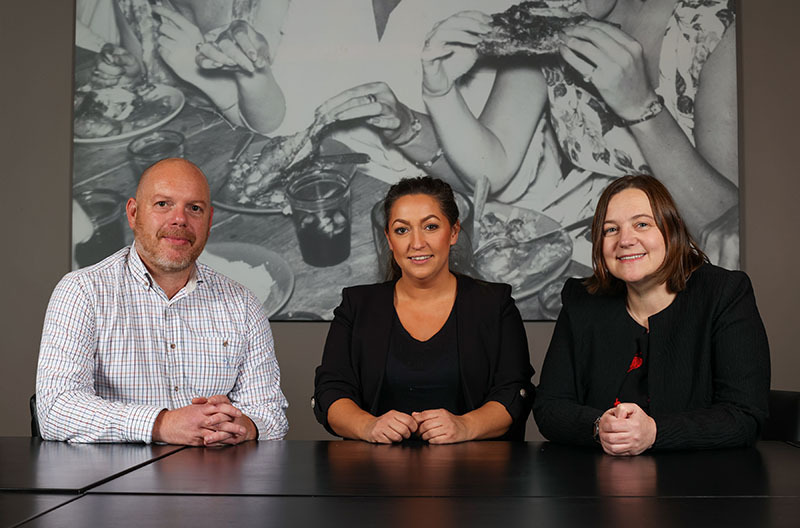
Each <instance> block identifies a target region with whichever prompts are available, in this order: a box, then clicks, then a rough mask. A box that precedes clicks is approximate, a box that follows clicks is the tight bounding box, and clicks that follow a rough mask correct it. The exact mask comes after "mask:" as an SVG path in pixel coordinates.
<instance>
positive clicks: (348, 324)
mask: <svg viewBox="0 0 800 528" xmlns="http://www.w3.org/2000/svg"><path fill="white" fill-rule="evenodd" d="M457 279H458V286H457V293H456V300H455V310H456V325H457V332H456V333H457V338H458V358H459V372H460V377H461V390H462V392H463V399H464V405H465V409H466V411H467V412H468V411H472V410H475V409H477V408H478V407H480V406H482V405H483V404H485V403H486V402H489V401H497V402H499V403H501V404H502V405H503V406H505V408H506V410H507V411H508V413H509V414H510V415H511V418H512V420H513V424H512V426H511V428H510V429H509V430H508V431H507V432H506V434H504V435H503V436H502V437H501V438H503V439H515V440H523V439H524V436H525V422H526V420H527V418H528V414H529V413H530V410H531V405H532V402H533V397H534V387H533V384H532V383H531V377H532V376H533V373H534V371H533V367H531V364H530V357H529V355H528V342H527V338H526V336H525V328H524V326H523V324H522V318H521V316H520V314H519V310H518V309H517V307H516V305H515V304H514V299H513V298H512V297H511V287H510V286H509V285H507V284H496V283H489V282H483V281H479V280H475V279H472V278H469V277H467V276H465V275H457ZM394 284H395V283H394V282H384V283H381V284H371V285H366V286H354V287H352V288H345V289H344V290H343V291H342V303H341V304H340V305H339V306H338V307H337V308H336V309H335V310H334V312H333V314H334V319H333V322H332V323H331V327H330V330H329V331H328V338H327V340H326V342H325V350H324V352H323V355H322V364H321V365H320V366H319V367H317V371H316V377H315V380H314V398H313V400H312V406H313V408H314V414H315V415H316V417H317V420H318V421H319V422H320V423H321V424H322V425H324V426H325V428H326V429H327V430H328V431H329V432H330V433H331V434H336V433H335V432H334V431H333V430H332V429H331V427H330V425H329V424H328V408H329V407H330V406H331V404H333V402H335V401H336V400H338V399H340V398H350V399H351V400H353V401H354V402H355V403H356V405H358V406H359V407H360V408H362V409H364V410H365V411H367V412H369V413H371V414H373V415H374V414H376V411H377V407H378V398H379V395H380V393H381V384H382V383H383V379H384V372H385V367H386V356H387V354H388V352H389V339H390V334H391V329H392V320H393V318H394Z"/></svg>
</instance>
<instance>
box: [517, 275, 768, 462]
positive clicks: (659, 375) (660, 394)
mask: <svg viewBox="0 0 800 528" xmlns="http://www.w3.org/2000/svg"><path fill="white" fill-rule="evenodd" d="M561 296H562V300H563V303H564V307H563V308H562V310H561V314H560V315H559V317H558V322H557V323H556V328H555V330H554V332H553V338H552V340H551V342H550V347H549V349H548V351H547V356H546V357H545V360H544V365H543V367H542V373H541V377H540V381H539V388H538V391H537V395H536V403H535V405H534V411H533V412H534V417H535V418H536V423H537V425H538V426H539V430H540V431H541V432H542V434H543V435H544V436H545V437H547V438H548V439H549V440H554V441H558V442H565V443H570V444H583V445H591V444H592V443H593V438H592V426H593V422H594V420H595V419H596V418H597V417H598V416H600V415H601V414H603V412H604V411H606V410H607V409H609V408H610V407H611V406H612V404H613V402H614V399H615V397H616V396H617V391H618V389H619V387H620V383H621V382H622V379H623V378H624V376H625V373H626V371H627V369H628V365H629V364H630V362H631V358H632V357H633V352H634V351H635V343H630V342H627V341H626V340H625V339H623V338H622V335H623V334H626V335H630V333H629V332H622V331H620V329H621V328H625V326H624V325H628V324H634V323H633V322H632V321H633V320H632V319H631V317H630V315H628V313H627V310H626V307H625V294H624V293H623V294H621V295H601V294H597V295H591V294H589V293H588V292H587V291H586V288H585V287H584V285H583V284H582V283H581V281H580V280H576V279H570V280H568V281H567V283H566V284H565V285H564V289H563V291H562V294H561ZM649 326H650V335H649V349H648V363H649V366H648V392H649V397H650V411H649V414H650V416H651V417H652V418H653V419H654V420H655V422H656V429H657V432H656V441H655V444H654V445H653V447H654V448H656V449H707V448H715V447H733V446H744V445H750V444H753V443H754V442H755V441H756V439H757V438H758V434H759V431H760V429H761V427H762V426H763V424H764V421H765V420H766V417H767V413H768V398H769V384H770V361H769V347H768V345H767V335H766V332H765V330H764V325H763V323H762V322H761V317H760V316H759V313H758V308H757V307H756V300H755V296H754V295H753V287H752V285H751V284H750V279H749V278H748V277H747V275H745V274H744V273H743V272H740V271H728V270H725V269H722V268H718V267H716V266H712V265H711V264H704V265H702V266H701V267H700V268H699V269H697V270H696V271H695V272H694V273H692V275H691V277H690V278H689V280H688V281H687V283H686V288H685V289H684V290H683V291H681V292H679V293H678V294H677V295H676V296H675V299H674V300H673V301H672V304H670V305H669V306H668V307H667V308H665V309H664V310H662V311H661V312H659V313H657V314H655V315H653V316H652V317H650V319H649Z"/></svg>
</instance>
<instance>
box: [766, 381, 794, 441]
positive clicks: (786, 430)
mask: <svg viewBox="0 0 800 528" xmlns="http://www.w3.org/2000/svg"><path fill="white" fill-rule="evenodd" d="M761 438H762V439H763V440H784V441H792V442H800V392H794V391H782V390H771V391H769V418H767V423H766V424H765V425H764V430H763V431H762V433H761Z"/></svg>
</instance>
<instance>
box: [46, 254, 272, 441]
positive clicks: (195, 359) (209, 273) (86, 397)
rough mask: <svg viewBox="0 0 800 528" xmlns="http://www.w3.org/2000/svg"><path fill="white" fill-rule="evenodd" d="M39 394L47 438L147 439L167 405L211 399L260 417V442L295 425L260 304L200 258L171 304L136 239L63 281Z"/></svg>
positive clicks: (50, 311) (51, 315)
mask: <svg viewBox="0 0 800 528" xmlns="http://www.w3.org/2000/svg"><path fill="white" fill-rule="evenodd" d="M36 394H37V408H38V414H39V424H40V429H41V434H42V437H43V438H45V439H47V440H66V441H70V442H148V443H149V442H151V440H152V430H153V424H154V422H155V420H156V417H157V416H158V414H159V413H160V412H161V410H163V409H175V408H178V407H184V406H186V405H189V404H190V403H191V400H192V398H193V397H196V396H205V397H208V396H212V395H215V394H225V395H227V396H228V398H230V400H231V402H232V403H233V405H234V406H235V407H237V408H238V409H239V410H241V411H242V412H243V413H244V414H245V415H247V416H248V417H250V419H252V420H253V423H255V425H256V427H257V428H258V434H259V436H258V437H259V439H260V440H268V439H277V438H283V436H284V435H285V434H286V432H287V430H288V423H287V420H286V413H285V409H286V407H287V406H288V404H287V402H286V398H285V397H284V395H283V393H282V392H281V389H280V370H279V369H278V362H277V359H276V357H275V350H274V347H273V341H272V332H271V330H270V327H269V322H268V321H267V317H266V314H265V313H264V310H263V308H262V306H261V303H260V302H259V301H258V299H257V298H256V297H255V296H254V295H253V294H252V293H251V292H250V291H249V290H247V289H246V288H244V287H243V286H241V285H240V284H238V283H237V282H234V281H233V280H231V279H229V278H227V277H225V276H224V275H221V274H219V273H217V272H215V271H214V270H212V269H211V268H209V267H208V266H205V265H203V264H200V263H197V264H196V267H195V271H194V272H193V274H192V278H190V280H189V282H188V283H187V285H186V286H185V287H184V288H183V289H181V290H180V291H179V292H178V293H177V294H176V295H175V296H174V297H173V298H172V299H167V296H166V294H165V293H164V291H163V290H162V289H161V287H159V286H158V284H157V283H156V282H155V281H153V280H152V279H151V277H150V274H149V273H148V272H147V269H146V268H145V266H144V264H143V263H142V261H141V259H140V258H139V255H138V253H137V252H136V249H135V245H134V246H131V247H129V248H123V249H121V250H120V251H118V252H116V253H115V254H113V255H111V256H110V257H108V258H106V259H105V260H103V261H102V262H99V263H98V264H96V265H94V266H91V267H89V268H85V269H81V270H78V271H74V272H72V273H69V274H67V275H66V276H65V277H64V278H63V279H61V282H59V283H58V285H57V286H56V289H55V291H54V292H53V296H52V297H51V299H50V304H49V305H48V307H47V315H46V316H45V322H44V330H43V332H42V343H41V348H40V351H39V368H38V371H37V376H36Z"/></svg>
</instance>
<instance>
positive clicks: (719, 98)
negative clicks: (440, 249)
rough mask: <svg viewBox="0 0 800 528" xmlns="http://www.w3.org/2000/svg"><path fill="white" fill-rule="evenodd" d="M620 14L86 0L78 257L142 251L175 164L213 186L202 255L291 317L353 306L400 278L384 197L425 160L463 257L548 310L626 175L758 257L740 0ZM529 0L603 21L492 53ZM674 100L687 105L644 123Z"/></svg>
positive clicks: (80, 17) (363, 3)
mask: <svg viewBox="0 0 800 528" xmlns="http://www.w3.org/2000/svg"><path fill="white" fill-rule="evenodd" d="M643 1H644V0H643ZM607 4H609V3H608V2H601V1H599V0H547V1H544V2H541V1H540V2H521V3H520V2H514V1H512V0H437V1H430V0H324V1H321V0H291V1H289V0H282V1H279V0H270V1H267V0H224V1H212V0H76V21H75V24H76V36H75V57H76V60H75V94H74V95H75V101H74V132H73V142H74V149H73V232H72V246H73V267H74V268H76V269H77V268H80V267H85V266H90V265H93V264H95V263H96V262H98V261H100V260H102V259H103V258H105V257H106V256H108V255H110V254H111V253H113V252H114V251H117V250H119V249H121V248H123V247H124V246H126V245H129V244H130V243H131V242H132V239H133V238H132V233H131V232H130V229H129V228H128V226H127V220H126V218H125V214H124V204H125V202H126V200H127V199H128V198H129V197H131V196H133V195H134V194H135V190H136V186H137V182H138V178H139V176H140V175H141V173H142V172H143V171H144V170H145V169H146V168H147V167H148V166H149V165H151V164H152V163H154V162H156V161H158V160H159V159H163V158H167V157H185V158H187V159H189V160H191V161H192V162H194V163H195V164H197V165H198V166H199V167H200V168H201V169H202V170H203V172H204V173H205V174H206V176H207V178H208V180H209V183H210V186H211V190H212V202H213V205H214V208H215V214H214V222H213V225H212V230H211V236H210V239H209V242H208V245H207V247H206V250H205V252H204V254H203V256H201V261H204V262H206V263H207V264H209V265H211V266H212V267H214V268H215V269H217V270H218V271H221V272H222V273H225V274H227V275H229V276H231V277H232V278H234V279H236V280H238V281H239V282H241V283H242V284H244V285H245V286H247V287H249V288H250V289H251V290H253V291H254V293H256V295H258V296H259V297H260V298H261V299H262V300H263V301H264V303H265V307H266V310H267V312H268V314H269V316H270V319H271V320H273V321H274V320H278V321H285V320H306V321H308V320H330V319H331V318H332V313H333V309H334V308H335V307H336V306H337V305H338V304H339V301H340V298H341V289H342V288H344V287H347V286H352V285H355V284H363V283H370V282H377V281H381V280H385V279H386V274H387V269H388V263H389V259H390V258H392V255H391V253H390V252H389V250H388V246H387V244H386V241H385V236H384V227H385V225H384V218H383V209H382V200H383V197H384V196H385V194H386V192H387V190H388V189H389V187H390V186H391V185H392V184H394V183H396V182H397V181H399V180H400V179H402V178H408V177H416V176H421V175H425V174H430V175H432V176H436V177H439V178H442V179H444V180H445V181H447V182H448V183H450V184H451V186H452V187H453V189H454V191H455V197H456V201H457V203H458V205H459V213H460V222H461V227H462V230H461V233H460V236H459V241H458V242H457V244H456V246H454V248H453V250H452V252H451V267H452V269H454V270H455V271H458V272H461V273H465V274H469V275H473V276H475V277H478V278H482V279H484V280H489V281H496V282H507V283H509V284H511V285H512V287H513V294H514V297H515V299H516V302H517V305H518V307H519V309H520V311H521V313H522V316H523V319H525V320H553V319H555V318H556V317H557V315H558V312H559V309H560V295H559V294H560V291H561V286H562V285H563V282H564V281H565V280H566V279H567V278H568V277H582V276H587V275H589V274H591V243H590V236H589V234H590V229H591V219H592V214H593V212H594V207H595V204H596V201H597V198H598V197H599V195H600V193H601V192H602V190H603V189H604V188H605V186H606V185H607V184H608V183H609V182H610V181H612V180H613V179H615V178H617V177H619V176H623V175H625V174H637V173H650V174H653V175H654V176H656V177H657V178H659V179H661V180H662V181H663V182H664V183H665V184H666V186H667V187H668V188H669V190H670V192H671V193H672V194H673V196H674V198H675V200H676V202H677V203H678V206H679V208H680V210H681V213H682V215H683V216H684V218H685V219H686V221H687V223H688V224H689V227H690V229H691V230H692V232H693V234H694V236H695V238H696V239H697V241H698V243H699V244H700V246H701V248H702V249H704V250H706V252H707V253H708V254H709V256H710V257H711V258H712V260H713V261H714V262H715V263H720V264H722V265H724V266H726V267H738V257H739V247H738V153H737V145H738V139H737V116H736V112H737V104H736V101H737V92H736V46H735V42H736V39H735V27H736V9H735V2H734V1H733V0H646V4H643V6H642V9H649V10H650V11H649V13H650V14H649V15H648V17H646V18H644V19H643V20H644V22H642V23H641V24H639V25H637V26H636V27H633V28H627V31H626V29H624V25H620V23H619V22H618V21H619V20H621V18H620V13H619V12H618V9H617V8H613V9H611V8H608V7H605V6H607ZM617 5H620V6H621V5H623V3H622V2H618V3H617ZM514 6H516V7H514ZM509 8H513V9H516V10H517V11H518V12H522V13H526V12H527V13H528V14H530V13H534V14H537V15H541V14H542V13H543V12H542V11H541V9H543V8H546V9H550V10H552V11H550V12H549V16H556V15H557V16H559V17H561V18H564V17H565V16H567V15H564V13H567V14H570V15H569V16H573V15H574V14H575V13H579V12H585V13H588V15H590V16H591V17H592V18H595V19H598V20H599V22H593V24H596V26H592V31H594V33H590V34H587V33H584V34H581V35H580V36H578V37H573V38H577V39H578V40H580V41H581V42H580V43H578V44H577V45H576V44H575V42H574V41H572V42H567V40H568V39H567V37H564V36H563V33H559V34H557V35H556V37H555V38H556V40H557V41H556V43H555V46H554V47H553V48H552V50H551V52H548V53H545V54H531V53H523V54H517V53H512V54H509V55H506V53H505V52H504V51H503V48H504V46H505V47H506V48H508V45H509V43H508V42H505V43H504V42H500V44H498V47H496V48H495V49H494V51H492V50H491V47H488V46H485V45H481V46H478V47H477V48H476V44H477V43H478V42H479V41H481V40H482V39H483V40H485V39H486V31H487V30H486V24H488V23H490V22H491V21H492V20H494V21H493V22H491V23H492V24H495V28H496V27H497V26H498V24H500V23H501V22H500V21H501V18H499V17H496V18H495V19H490V18H488V17H487V16H486V15H485V14H492V13H502V12H504V11H506V10H507V9H509ZM531 9H534V10H539V11H530V10H531ZM609 9H610V11H609ZM619 9H625V7H624V6H623V7H621V8H619ZM464 11H467V12H466V13H464ZM604 11H609V12H604ZM481 13H483V14H481ZM553 13H555V15H554V14H553ZM559 13H560V14H559ZM507 19H509V17H506V20H507ZM584 20H585V19H584ZM537 23H538V22H537ZM544 23H546V21H545V22H544ZM528 27H531V26H528ZM537 27H538V26H537ZM493 31H495V32H496V31H497V30H496V29H495V30H493ZM542 31H544V30H542ZM598 32H599V33H598ZM534 33H535V32H530V31H529V32H528V34H534ZM497 34H502V33H497ZM501 40H502V39H501ZM564 48H569V49H570V50H573V51H572V52H571V53H572V55H571V56H570V57H567V56H566V55H565V52H564V51H563V50H564ZM476 49H477V51H476ZM498 49H499V51H498ZM569 53H570V52H567V54H569ZM423 63H424V64H425V68H423ZM423 72H428V73H427V75H428V76H427V77H425V76H424V75H423ZM431 72H432V73H431ZM434 74H435V75H434ZM448 76H450V77H452V78H453V82H452V83H451V85H452V88H447V89H446V90H444V93H442V94H437V93H433V92H434V91H435V90H434V89H433V88H435V87H433V88H432V87H427V89H428V90H429V92H430V94H431V96H432V98H428V99H427V104H426V100H424V99H423V96H422V89H423V83H424V82H433V81H431V79H434V80H441V79H442V78H449V77H448ZM426 79H427V80H426ZM434 84H435V83H434ZM426 86H427V85H426ZM653 93H655V94H657V95H658V96H659V101H662V102H663V110H661V108H660V107H659V108H656V110H661V112H663V115H661V114H659V115H657V116H656V117H655V118H653V119H650V120H647V121H646V122H643V123H637V124H630V121H635V120H636V119H635V118H638V117H639V116H638V115H637V116H634V115H632V112H635V111H636V109H637V108H640V109H641V108H643V106H642V105H643V104H644V103H646V102H647V101H646V100H645V99H647V97H646V96H649V95H651V94H653ZM642 94H645V97H643V96H642ZM438 95H441V96H443V97H444V98H443V99H440V100H435V101H433V102H431V101H432V100H433V98H436V96H438ZM445 99H446V100H447V101H450V102H449V103H447V102H442V101H445ZM642 101H644V103H643V102H642ZM651 102H652V101H651ZM637 105H638V106H637ZM641 113H642V110H640V111H639V114H641ZM620 114H627V115H626V116H625V118H623V117H622V116H621V115H620ZM626 119H627V122H626Z"/></svg>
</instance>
